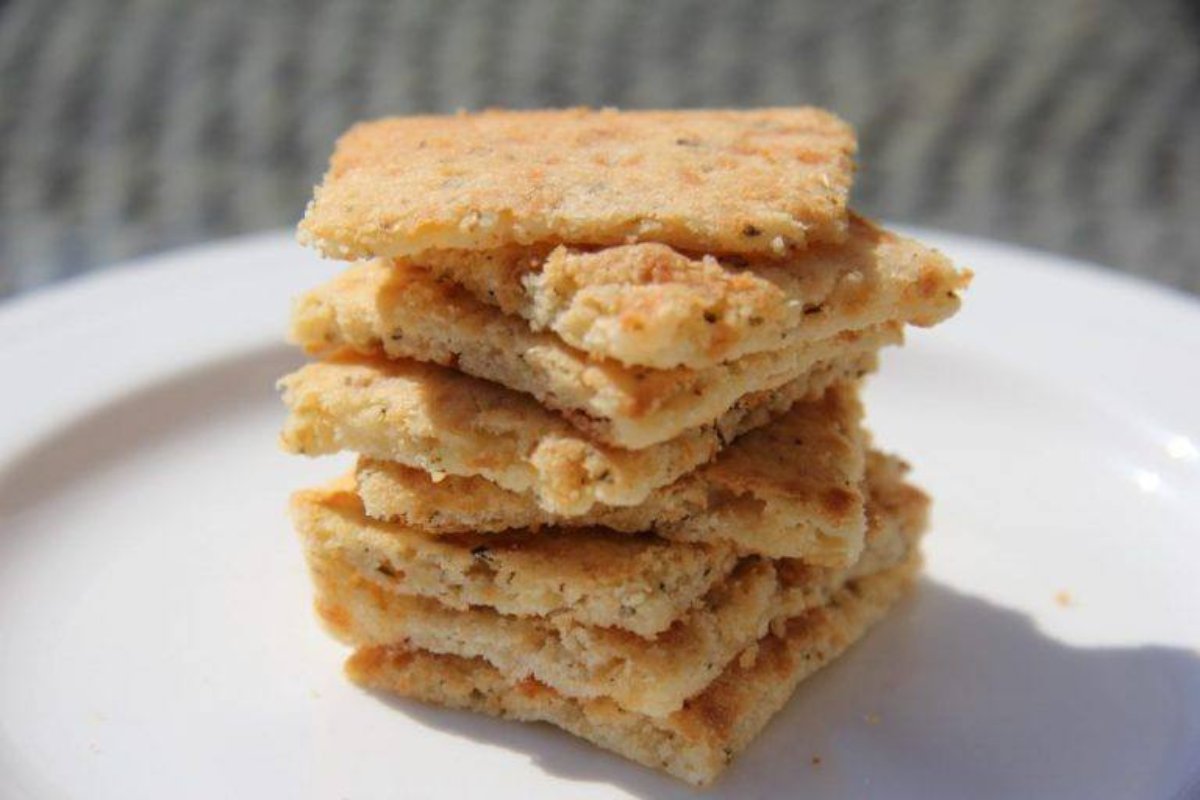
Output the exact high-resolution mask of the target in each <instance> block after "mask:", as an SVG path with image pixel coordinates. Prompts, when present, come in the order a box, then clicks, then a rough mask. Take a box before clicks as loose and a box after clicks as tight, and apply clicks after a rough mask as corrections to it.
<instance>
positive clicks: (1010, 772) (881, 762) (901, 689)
mask: <svg viewBox="0 0 1200 800" xmlns="http://www.w3.org/2000/svg"><path fill="white" fill-rule="evenodd" d="M1062 613H1064V614H1069V613H1072V612H1071V610H1070V609H1069V608H1064V609H1062ZM376 696H377V697H378V698H379V699H380V700H381V701H382V702H385V703H387V704H389V705H392V706H393V707H394V708H396V709H397V710H398V711H399V712H401V713H403V714H404V715H406V716H407V717H408V718H409V719H411V720H414V721H416V722H418V723H420V724H422V725H425V726H427V727H430V728H435V729H437V730H440V731H443V732H446V733H450V734H452V735H456V736H461V737H465V738H469V739H473V740H476V741H478V742H479V743H481V744H483V745H486V746H492V747H501V748H505V749H508V750H512V751H515V752H519V753H524V754H527V755H528V756H529V757H530V759H531V760H532V761H533V762H534V763H535V764H536V765H537V767H538V768H540V769H543V770H546V771H547V772H549V773H552V774H554V775H556V776H559V777H562V778H568V779H572V780H577V781H580V782H584V783H607V784H610V785H612V786H614V787H615V788H618V789H620V790H623V791H625V792H628V793H629V794H631V795H633V796H635V797H640V798H674V797H678V798H685V797H695V796H696V792H695V791H694V790H691V789H689V788H688V787H687V786H685V785H684V784H681V783H678V782H676V781H675V780H673V779H671V778H668V777H665V776H662V775H660V774H658V773H656V772H653V771H651V770H649V769H645V768H642V767H639V766H637V765H635V764H632V763H630V762H627V761H625V760H623V759H621V758H619V757H617V756H614V755H611V754H609V753H607V752H604V751H602V750H599V749H597V748H594V747H592V746H590V745H588V744H586V743H584V742H582V741H581V740H578V739H575V738H574V737H571V736H569V735H567V734H564V733H561V732H559V731H557V730H554V729H551V728H550V727H549V726H547V725H528V724H519V723H515V722H507V721H503V720H495V719H490V718H485V717H480V716H478V715H475V714H471V713H468V712H462V711H448V710H445V709H437V708H432V707H428V706H424V705H422V704H419V703H416V702H413V701H407V700H402V699H396V698H392V697H387V696H385V695H382V694H377V695H376ZM1198 752H1200V657H1197V655H1196V654H1195V653H1192V652H1189V651H1186V650H1181V649H1174V648H1167V647H1133V648H1095V649H1093V648H1077V647H1071V646H1068V645H1064V644H1061V643H1059V642H1056V641H1054V640H1052V639H1050V638H1047V637H1046V636H1044V635H1042V634H1041V633H1039V632H1038V631H1037V630H1036V629H1035V628H1034V626H1033V624H1032V622H1031V621H1030V620H1029V619H1028V618H1027V617H1025V616H1024V615H1022V614H1019V613H1016V612H1014V611H1009V610H1006V609H1003V608H1000V607H997V606H995V605H992V604H990V603H988V602H985V601H982V600H980V599H977V598H974V597H970V596H968V595H965V594H962V593H960V592H957V591H955V590H953V589H950V588H948V587H946V586H943V585H940V584H938V583H936V582H933V581H931V580H928V579H926V580H924V581H923V582H922V583H921V585H920V588H919V590H918V591H917V592H916V593H915V596H913V597H910V598H909V599H907V600H905V601H904V602H903V603H902V604H901V606H900V607H899V608H898V609H897V610H896V613H895V614H894V615H893V616H892V617H891V618H890V619H888V620H887V621H885V622H884V623H883V624H882V625H880V626H879V627H878V628H877V629H876V630H875V631H874V632H872V633H871V634H870V635H868V637H867V638H866V639H865V640H864V641H863V642H861V643H859V645H858V646H857V647H855V648H854V649H852V650H851V651H850V652H849V653H848V654H847V655H846V656H845V657H844V658H843V659H841V660H840V661H838V662H835V663H834V664H833V665H832V666H831V667H829V668H827V669H825V670H823V671H822V672H820V673H818V674H817V675H815V676H814V677H813V678H812V679H810V680H809V681H807V682H806V683H804V684H802V685H801V686H800V688H799V689H798V690H797V692H796V694H795V696H794V697H793V698H792V700H791V702H789V703H788V705H787V707H786V708H785V709H784V710H783V711H782V712H781V713H780V714H779V715H777V716H776V717H775V719H774V720H773V721H772V722H771V723H770V725H769V726H768V727H767V729H766V730H765V731H764V732H763V733H762V734H761V735H760V736H759V738H758V739H757V740H756V741H754V742H753V743H752V744H751V746H750V748H749V749H748V750H747V751H745V752H744V753H742V755H741V756H740V757H739V758H738V759H737V760H735V761H734V763H733V766H732V767H731V768H730V769H729V770H728V772H726V774H725V775H724V776H723V777H722V778H721V780H720V781H719V782H718V783H717V785H716V786H715V787H714V788H713V789H712V790H709V791H707V792H705V793H704V796H706V797H713V798H717V797H730V798H777V797H805V798H819V797H839V798H840V797H887V798H889V800H892V799H893V798H908V797H911V798H928V797H972V798H992V797H995V798H1001V797H1004V798H1009V797H1055V798H1069V797H1079V798H1089V800H1095V798H1104V797H1162V798H1178V799H1179V800H1183V798H1194V797H1198V796H1200V764H1198V763H1197V762H1196V758H1195V756H1196V753H1198Z"/></svg>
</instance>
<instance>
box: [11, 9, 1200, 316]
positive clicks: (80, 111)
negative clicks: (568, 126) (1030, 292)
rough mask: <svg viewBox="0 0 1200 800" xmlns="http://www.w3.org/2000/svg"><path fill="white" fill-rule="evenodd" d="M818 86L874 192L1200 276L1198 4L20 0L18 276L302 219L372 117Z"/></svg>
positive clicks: (936, 216) (640, 102)
mask: <svg viewBox="0 0 1200 800" xmlns="http://www.w3.org/2000/svg"><path fill="white" fill-rule="evenodd" d="M797 103H815V104H819V105H822V106H826V107H829V108H831V109H833V110H835V111H837V112H838V113H839V114H841V115H843V116H844V117H846V118H847V119H849V120H850V121H852V122H853V123H855V124H856V125H857V126H858V128H859V134H860V137H861V159H860V160H861V168H860V173H859V181H858V185H857V187H856V189H855V204H856V205H857V206H858V207H859V208H860V209H861V210H863V211H865V212H867V213H869V214H871V215H874V216H881V217H884V218H886V219H889V220H892V221H896V222H905V223H913V224H919V225H926V226H930V227H936V228H942V229H945V230H950V231H957V232H962V233H970V234H979V235H984V236H988V237H992V238H996V239H1001V240H1007V241H1012V242H1018V243H1023V244H1027V245H1033V246H1036V247H1040V248H1044V249H1048V250H1053V251H1058V252H1062V253H1067V254H1070V255H1074V256H1079V257H1083V258H1087V259H1091V260H1094V261H1098V262H1100V263H1102V264H1105V265H1107V266H1109V267H1112V268H1114V269H1117V270H1122V271H1125V272H1130V273H1133V274H1137V275H1141V276H1143V277H1146V278H1149V279H1151V280H1155V281H1158V282H1160V283H1163V284H1168V285H1172V286H1175V287H1178V288H1181V289H1183V290H1185V291H1190V292H1200V3H1197V2H1189V1H1188V0H1139V1H1138V2H1129V1H1128V0H1006V1H1005V2H993V0H910V1H909V2H886V0H820V1H818V2H804V3H800V2H786V1H785V0H762V1H761V2H758V1H747V0H743V1H742V2H705V1H704V0H669V1H667V0H662V1H659V2H649V1H647V0H640V1H639V0H560V1H558V2H555V1H554V0H521V1H518V0H442V1H441V2H438V1H437V0H425V1H424V2H422V1H419V0H403V1H400V2H383V1H382V0H379V1H374V0H361V1H359V0H355V1H353V2H351V1H350V0H324V1H323V2H322V1H320V0H311V1H310V0H296V1H295V2H282V0H279V1H278V2H269V1H268V0H263V1H262V2H259V1H258V0H0V296H4V295H12V294H16V293H20V292H23V291H27V290H29V289H31V288H33V287H36V286H39V285H43V284H47V283H50V282H53V281H58V280H61V279H64V278H66V277H69V276H73V275H77V274H80V273H83V272H86V271H89V270H93V269H96V268H100V267H103V266H104V265H105V264H109V263H112V262H114V261H119V260H122V259H126V258H129V257H132V256H137V255H140V254H145V253H151V252H156V251H160V250H164V249H168V248H171V247H176V246H179V245H184V244H189V243H195V242H201V241H205V240H209V239H213V238H217V237H224V236H230V235H233V234H238V233H244V232H249V231H258V230H263V229H268V228H276V227H280V226H287V227H290V226H292V225H294V224H295V222H296V221H297V219H298V217H299V215H300V213H301V212H302V210H303V207H304V203H305V201H306V199H307V197H308V195H309V193H310V191H311V187H312V184H313V183H314V182H315V181H316V180H318V178H319V177H320V174H321V172H322V169H323V164H324V160H325V159H326V157H327V156H328V153H329V150H330V147H331V145H332V143H333V140H334V138H335V137H336V136H337V134H338V133H339V132H340V131H341V130H342V129H344V128H345V127H346V126H347V125H349V124H350V123H351V122H353V121H354V120H357V119H360V118H363V117H372V116H379V115H385V114H393V113H408V112H416V111H453V110H454V109H457V108H470V109H474V108H480V107H484V106H509V107H530V106H563V105H574V104H587V105H615V106H622V107H654V106H659V107H669V106H754V105H767V104H797ZM247 268H253V265H247Z"/></svg>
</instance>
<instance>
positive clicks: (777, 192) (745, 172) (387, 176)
mask: <svg viewBox="0 0 1200 800" xmlns="http://www.w3.org/2000/svg"><path fill="white" fill-rule="evenodd" d="M855 148H856V144H855V139H854V133H853V131H852V130H851V128H850V126H848V125H847V124H846V123H844V122H842V121H841V120H839V119H838V118H837V117H835V116H833V115H832V114H829V113H828V112H825V111H821V110H818V109H813V108H779V109H759V110H754V111H625V112H617V111H612V110H598V111H593V110H587V109H569V110H561V111H484V112H480V113H472V114H467V113H463V114H458V115H456V116H427V117H396V118H390V119H382V120H378V121H375V122H366V123H361V124H359V125H356V126H354V127H353V128H351V129H350V131H348V132H347V133H346V134H345V135H344V136H342V138H341V139H340V140H339V141H338V143H337V146H336V148H335V150H334V154H333V157H332V159H331V160H330V165H329V171H328V172H327V173H326V175H325V178H324V181H323V182H322V183H321V185H320V186H318V187H317V189H316V191H315V193H314V196H313V199H312V202H311V203H310V204H309V206H308V210H307V211H306V213H305V215H304V219H303V221H302V222H301V223H300V238H301V240H302V241H303V242H305V243H308V244H312V245H314V246H316V247H317V248H318V249H319V250H321V252H323V253H324V254H326V255H328V256H329V257H331V258H338V259H345V260H350V259H362V258H369V257H372V256H400V255H410V254H413V253H419V252H421V251H424V250H433V249H481V248H493V247H497V246H501V245H506V244H521V245H528V244H534V243H538V242H555V243H569V244H579V245H605V246H611V245H617V244H623V243H626V242H628V241H654V242H662V243H664V244H669V245H671V246H673V247H676V248H679V249H682V250H690V251H702V252H709V251H711V252H726V253H755V254H760V255H763V256H767V257H782V256H786V255H787V254H788V253H789V252H791V251H793V250H797V249H803V248H805V247H807V246H809V245H810V244H813V243H815V242H836V241H841V240H842V239H843V238H845V234H846V213H847V212H846V197H847V194H848V192H849V189H850V183H851V179H852V176H853V169H854V164H853V155H854V152H855Z"/></svg>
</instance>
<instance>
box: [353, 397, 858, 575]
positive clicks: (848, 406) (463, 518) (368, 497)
mask: <svg viewBox="0 0 1200 800" xmlns="http://www.w3.org/2000/svg"><path fill="white" fill-rule="evenodd" d="M862 414H863V410H862V405H861V403H860V402H859V398H858V388H857V386H856V385H854V384H840V385H838V386H834V387H832V388H831V389H829V390H828V391H827V392H825V394H824V395H823V396H822V397H821V398H819V399H816V400H809V401H802V402H799V403H797V404H796V405H794V406H792V408H791V409H789V410H788V411H787V412H785V413H784V414H783V415H782V416H780V417H779V418H778V419H775V420H773V421H771V422H769V423H767V424H766V425H764V426H762V427H760V428H757V429H755V430H753V431H750V432H749V433H746V434H744V435H742V436H740V437H738V438H737V439H736V440H734V442H733V443H732V444H730V445H729V446H727V447H726V448H725V449H724V450H722V451H721V452H720V453H719V454H718V455H717V457H716V458H715V459H714V460H713V461H711V462H709V463H708V464H706V465H704V466H702V467H700V468H699V469H697V470H696V471H694V472H692V473H689V474H688V475H685V476H684V477H682V478H680V479H679V480H677V481H675V482H674V483H672V484H670V485H668V486H664V487H662V488H659V489H655V490H654V491H653V492H651V493H650V495H649V496H648V497H647V499H646V500H645V502H643V503H641V504H639V505H636V506H628V507H619V506H603V505H598V506H596V507H594V508H593V509H592V510H591V511H590V512H589V513H587V514H584V515H580V516H568V515H563V514H555V513H553V512H550V511H547V510H545V509H543V508H541V507H540V506H538V504H537V502H536V500H535V499H534V497H533V496H532V495H530V494H528V493H518V492H510V491H507V490H505V489H502V488H501V487H499V486H497V485H496V484H494V483H492V482H491V481H488V480H486V479H484V478H480V477H464V476H457V475H446V476H439V477H438V479H437V480H434V478H433V477H432V476H431V475H429V473H427V472H425V471H424V470H419V469H413V468H411V467H406V466H404V465H401V464H397V463H395V462H388V461H379V460H376V459H368V458H361V459H360V460H359V463H358V467H357V469H356V474H357V477H358V494H359V496H360V497H361V498H362V502H363V505H364V507H365V510H366V513H367V514H368V515H369V516H371V517H374V518H376V519H382V520H396V521H398V522H401V523H403V524H406V525H411V526H413V527H417V528H420V529H421V530H423V531H424V532H426V533H427V534H430V535H441V534H453V533H465V532H476V533H486V532H489V531H501V530H507V529H512V528H524V529H536V528H539V527H541V526H548V525H558V526H587V525H600V526H605V527H608V528H614V529H617V530H622V531H627V532H637V531H647V530H654V531H655V532H656V533H657V534H658V535H659V536H662V537H664V538H666V539H671V540H673V541H681V542H688V541H690V542H729V543H732V544H733V545H734V546H735V547H736V548H737V549H738V551H739V552H741V553H744V554H757V555H765V556H768V557H772V558H800V559H803V560H805V561H806V562H808V563H814V564H820V565H822V566H835V567H837V566H847V565H849V564H851V563H853V562H854V560H855V559H857V558H858V556H859V554H860V553H861V551H862V546H863V534H864V532H865V529H866V518H865V515H864V505H865V502H866V499H865V497H864V495H863V478H864V472H865V469H866V458H865V456H866V447H867V445H866V438H867V436H866V432H865V431H864V430H863V428H862V425H861V422H862Z"/></svg>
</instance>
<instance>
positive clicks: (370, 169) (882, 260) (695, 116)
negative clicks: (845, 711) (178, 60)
mask: <svg viewBox="0 0 1200 800" xmlns="http://www.w3.org/2000/svg"><path fill="white" fill-rule="evenodd" d="M854 152H855V140H854V135H853V132H852V130H851V129H850V128H849V127H848V126H847V125H846V124H845V123H843V122H842V121H840V120H838V119H837V118H836V117H834V116H832V115H830V114H828V113H825V112H822V111H819V110H816V109H810V108H799V109H770V110H759V111H687V112H617V111H612V110H603V111H589V110H570V111H538V112H524V113H516V112H499V111H496V112H485V113H479V114H460V115H457V116H451V117H413V118H396V119H386V120H382V121H378V122H371V123H367V124H362V125H359V126H357V127H355V128H353V129H352V130H350V131H349V132H348V133H347V134H346V135H345V136H344V137H343V138H342V139H341V140H340V142H339V143H338V145H337V148H336V151H335V152H334V154H333V158H332V161H331V166H330V169H329V172H328V174H327V175H326V177H325V180H324V182H323V184H322V185H321V186H320V187H318V189H317V190H316V195H315V197H314V199H313V201H312V203H311V204H310V206H309V208H308V211H307V214H306V215H305V218H304V221H303V222H302V224H301V228H300V231H301V239H302V240H303V241H304V242H306V243H308V244H310V245H312V246H314V247H316V248H317V249H318V250H320V251H321V252H322V253H323V254H325V255H327V256H331V257H334V258H338V259H341V260H346V261H350V262H352V263H351V264H349V265H348V266H347V267H346V269H345V270H344V271H343V272H341V274H339V275H338V276H337V277H335V278H334V279H333V280H332V281H330V282H329V283H328V284H327V285H325V286H321V287H319V288H317V289H315V290H313V291H312V292H310V293H309V294H307V295H306V296H304V297H302V298H301V299H300V300H299V301H298V302H297V304H296V306H295V309H294V314H293V319H292V329H291V334H292V337H293V339H294V341H296V342H297V343H298V344H299V345H300V346H302V347H303V348H304V349H305V350H306V351H307V352H308V353H310V354H312V355H314V356H316V357H318V358H319V360H317V361H315V362H314V363H311V364H309V365H307V366H305V367H303V368H302V369H300V370H299V371H298V372H295V373H293V374H292V375H289V376H287V377H286V378H284V379H283V381H282V383H281V385H282V388H283V395H284V400H285V402H286V403H287V405H288V407H289V409H290V415H289V417H288V420H287V422H286V426H285V429H284V432H283V436H282V439H283V442H284V445H285V447H286V448H287V449H288V450H290V451H292V452H295V453H302V454H305V455H310V456H311V455H321V454H327V453H334V452H336V451H342V450H349V451H353V452H355V453H357V454H358V461H357V465H356V467H355V468H354V470H353V472H352V474H349V475H345V476H342V477H340V478H338V479H336V480H335V481H333V482H332V483H330V484H329V485H327V486H324V487H321V488H318V489H312V490H308V491H302V492H300V493H298V494H297V495H296V496H295V498H294V500H293V505H292V511H293V516H294V520H295V523H296V526H297V528H298V529H299V532H300V535H301V538H302V540H303V542H304V546H305V549H306V553H307V557H308V560H309V564H310V566H311V571H312V575H313V578H314V580H315V583H316V590H317V608H318V610H319V614H320V616H321V618H322V619H323V620H324V622H325V623H326V625H327V626H328V628H329V629H330V630H331V631H332V632H333V633H334V634H335V635H337V636H338V637H339V638H341V639H342V640H343V641H345V642H346V643H348V644H350V645H352V646H353V647H355V648H356V650H355V652H354V654H353V655H352V656H351V658H350V660H349V662H348V664H347V671H348V673H349V675H350V677H351V678H352V679H353V680H355V681H357V682H359V683H361V684H362V685H364V686H367V687H371V688H374V689H379V690H383V691H386V692H394V693H397V694H400V695H404V696H406V697H412V698H417V699H420V700H425V701H428V702H432V703H436V704H440V705H445V706H451V707H456V708H467V709H473V710H476V711H481V712H484V713H487V714H493V715H497V716H502V717H509V718H512V719H519V720H542V721H547V722H550V723H553V724H555V725H558V726H560V727H562V728H565V729H566V730H568V731H570V732H572V733H574V734H576V735H578V736H581V737H583V738H585V739H588V740H590V741H592V742H595V743H596V744H598V745H600V746H601V747H605V748H608V749H610V750H613V751H616V752H617V753H620V754H622V755H624V756H626V757H628V758H631V759H633V760H635V761H639V762H641V763H643V764H647V765H649V766H651V767H656V768H660V769H663V770H665V771H667V772H669V773H671V774H672V775H675V776H678V777H680V778H682V779H684V780H686V781H689V782H691V783H694V784H698V785H704V784H707V783H710V782H711V781H712V780H714V779H715V778H716V776H717V775H718V774H719V773H720V772H721V771H722V770H723V769H724V767H725V766H726V765H727V764H728V763H729V762H730V760H731V759H732V758H733V756H734V755H735V754H736V753H737V752H738V751H740V750H741V749H743V748H744V747H745V746H746V745H747V744H748V743H749V741H750V740H751V739H752V738H753V737H754V736H755V735H756V734H757V733H758V731H759V730H761V729H762V728H763V726H764V725H765V724H766V723H767V721H768V719H769V718H770V717H771V716H772V715H773V714H774V713H775V712H776V711H778V710H779V709H780V708H781V707H782V706H783V705H784V703H785V702H786V701H787V699H788V697H789V696H790V695H791V693H792V691H793V690H794V689H795V687H796V686H797V684H798V683H800V682H801V681H802V680H803V679H804V678H806V677H807V676H809V675H811V674H812V673H813V672H814V671H815V670H817V669H818V668H820V667H822V666H823V665H825V664H827V663H829V661H830V660H832V659H834V658H836V657H837V656H838V655H839V654H841V653H842V652H843V651H844V650H845V649H846V648H847V647H848V646H849V645H850V644H851V643H852V642H854V641H855V640H856V639H857V638H858V637H860V636H861V635H862V634H863V633H864V631H866V630H867V629H868V628H869V627H870V626H871V625H872V624H873V623H875V622H876V621H877V620H879V619H880V618H881V617H882V616H883V615H884V614H885V613H886V612H887V610H888V609H889V608H890V607H891V606H892V605H893V604H894V603H895V602H896V600H897V598H898V597H899V596H900V595H901V594H902V592H903V591H904V589H905V587H906V586H908V585H909V584H910V583H911V581H912V580H913V577H914V574H915V572H916V570H917V568H918V564H919V556H918V548H917V543H918V539H919V537H920V535H921V533H922V531H923V530H924V527H925V523H926V518H927V513H928V499H927V498H926V496H925V495H924V494H923V493H922V492H921V491H920V490H918V489H916V488H914V487H913V486H911V485H910V484H908V483H907V482H906V481H905V472H906V469H907V468H906V466H905V465H904V464H903V463H902V462H901V461H899V460H898V459H897V458H895V457H892V456H888V455H885V454H883V453H881V452H879V451H877V450H874V449H872V446H871V441H870V437H869V435H868V433H867V431H866V430H865V429H864V427H863V409H862V406H861V404H860V400H859V384H860V379H861V378H862V377H863V376H864V375H866V374H867V373H869V372H871V371H872V370H874V369H875V367H876V364H877V357H878V353H879V350H880V348H882V347H884V346H885V345H892V344H899V343H900V341H901V338H902V334H903V329H904V327H905V326H906V325H918V326H929V325H933V324H935V323H937V322H939V321H941V320H943V319H945V318H946V317H948V316H950V315H951V314H953V313H954V312H955V311H956V310H957V308H958V306H959V292H960V290H962V289H963V288H964V287H965V285H966V283H967V280H968V275H967V274H966V273H965V272H962V271H959V270H956V269H955V268H954V267H953V266H952V265H951V264H950V263H949V262H948V261H947V260H946V259H945V258H944V257H942V256H941V255H940V254H938V253H937V252H935V251H933V250H931V249H929V248H927V247H924V246H922V245H920V244H918V243H916V242H914V241H911V240H909V239H906V238H904V237H901V236H898V235H896V234H893V233H890V232H888V231H885V230H883V229H881V228H880V227H879V226H877V225H875V224H874V223H872V222H870V221H868V220H866V219H863V218H861V217H859V216H857V215H856V214H854V213H853V212H852V211H850V210H849V208H848V205H847V195H848V192H849V189H850V185H851V180H852V175H853V170H854V162H853V156H854Z"/></svg>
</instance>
